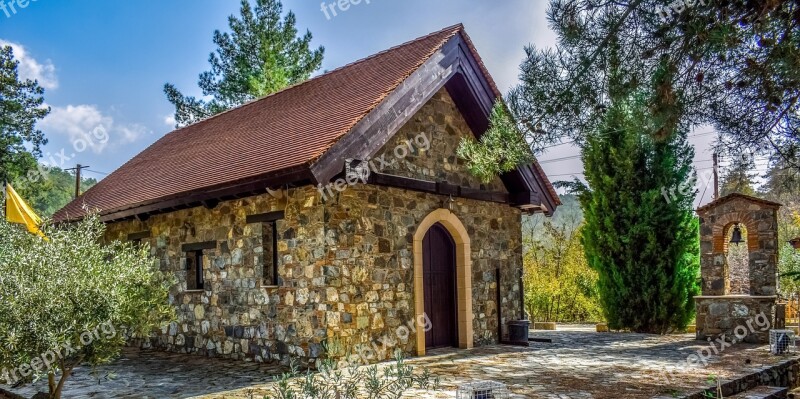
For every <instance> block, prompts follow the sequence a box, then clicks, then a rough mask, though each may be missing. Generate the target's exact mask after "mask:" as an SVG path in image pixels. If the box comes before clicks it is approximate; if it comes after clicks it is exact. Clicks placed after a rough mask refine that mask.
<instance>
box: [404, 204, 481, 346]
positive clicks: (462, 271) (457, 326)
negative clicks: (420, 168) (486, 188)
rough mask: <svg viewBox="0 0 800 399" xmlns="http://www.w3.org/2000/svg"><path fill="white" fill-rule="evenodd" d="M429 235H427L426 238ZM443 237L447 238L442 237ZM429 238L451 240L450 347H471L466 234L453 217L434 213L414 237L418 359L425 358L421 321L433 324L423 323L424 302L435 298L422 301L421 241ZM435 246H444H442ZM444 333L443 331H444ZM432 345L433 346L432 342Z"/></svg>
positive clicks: (455, 217) (419, 227)
mask: <svg viewBox="0 0 800 399" xmlns="http://www.w3.org/2000/svg"><path fill="white" fill-rule="evenodd" d="M432 229H433V230H432ZM431 231H433V232H431ZM429 232H430V233H431V235H430V236H429ZM445 233H446V234H447V236H449V237H442V235H443V234H445ZM433 235H436V237H437V238H433V239H436V240H443V239H444V238H449V239H450V240H452V241H451V242H450V244H449V245H451V248H452V250H453V257H454V259H455V265H454V267H455V276H454V277H455V287H454V292H455V311H456V316H455V318H454V320H453V322H454V330H455V331H454V332H453V335H454V337H453V338H454V339H453V343H454V344H457V346H458V347H459V348H463V349H468V348H472V345H473V342H472V341H473V340H472V331H473V329H472V261H471V249H470V238H469V234H468V233H467V229H466V228H465V227H464V224H463V223H461V220H459V219H458V217H457V216H456V215H455V214H453V213H452V212H451V211H448V210H446V209H437V210H435V211H433V212H431V213H430V214H429V215H428V216H426V217H425V218H424V219H423V220H422V221H421V222H420V224H419V226H418V227H417V230H416V232H415V234H414V314H415V316H416V320H417V329H416V339H417V344H416V348H417V355H418V356H424V355H425V353H426V348H427V347H428V346H427V340H428V339H429V338H428V337H426V336H427V335H428V334H426V333H427V332H426V331H425V330H426V329H425V328H422V326H424V325H428V323H426V322H421V321H426V320H429V321H430V322H433V320H431V319H430V317H428V319H426V303H427V301H432V300H435V298H426V295H425V282H426V279H425V274H426V273H425V241H426V240H425V239H426V236H428V238H429V239H432V238H431V237H433ZM429 243H430V241H429ZM437 245H445V246H446V243H440V244H437ZM426 299H427V301H426ZM429 308H430V307H429ZM451 309H452V308H451ZM435 330H436V326H435V325H431V330H430V331H435ZM444 331H447V330H446V329H444ZM433 344H434V345H436V343H435V342H434V343H433Z"/></svg>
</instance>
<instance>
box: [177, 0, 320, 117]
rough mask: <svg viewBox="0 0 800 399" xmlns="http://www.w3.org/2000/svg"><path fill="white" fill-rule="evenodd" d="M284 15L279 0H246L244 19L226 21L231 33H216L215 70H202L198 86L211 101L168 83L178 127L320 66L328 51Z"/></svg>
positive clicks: (265, 92) (300, 77)
mask: <svg viewBox="0 0 800 399" xmlns="http://www.w3.org/2000/svg"><path fill="white" fill-rule="evenodd" d="M282 14H283V5H282V4H281V2H280V1H279V0H256V6H255V7H254V8H253V7H251V6H250V3H249V0H242V8H241V10H240V18H237V17H236V16H230V17H229V19H228V24H229V25H230V29H231V32H230V33H227V32H226V33H221V32H220V31H215V32H214V44H216V45H217V50H216V53H211V55H210V56H209V62H210V63H211V70H210V71H206V72H203V73H202V74H200V80H199V81H198V86H200V89H202V91H203V95H204V96H210V97H212V99H211V100H210V101H208V102H206V101H203V100H201V99H197V98H195V97H192V96H186V95H183V94H182V93H181V92H180V91H178V89H177V88H176V87H175V86H174V85H172V84H170V83H167V84H165V85H164V93H166V95H167V99H168V100H169V101H170V102H171V103H172V104H173V105H174V106H175V121H176V124H177V125H178V127H180V126H186V125H189V124H192V123H195V122H198V121H200V120H203V119H205V118H208V117H211V116H213V115H216V114H218V113H220V112H223V111H226V110H228V109H231V108H234V107H237V106H239V105H242V104H244V103H246V102H248V101H250V100H253V99H256V98H259V97H263V96H266V95H269V94H272V93H274V92H277V91H280V90H282V89H284V88H286V87H288V86H290V85H293V84H297V83H300V82H302V81H304V80H307V79H308V78H309V77H310V76H311V74H312V73H313V72H315V71H317V70H318V69H319V68H320V66H321V65H322V57H323V55H324V53H325V49H324V48H323V47H319V48H317V49H316V50H311V49H310V45H311V39H312V35H311V32H308V31H306V33H305V35H303V36H302V37H298V35H297V28H296V27H295V25H296V23H297V18H296V17H295V15H294V13H292V12H289V13H288V14H287V15H286V17H284V18H283V19H281V18H282Z"/></svg>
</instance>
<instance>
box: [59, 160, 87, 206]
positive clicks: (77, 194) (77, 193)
mask: <svg viewBox="0 0 800 399" xmlns="http://www.w3.org/2000/svg"><path fill="white" fill-rule="evenodd" d="M86 168H91V166H85V165H81V164H78V165H77V166H76V167H74V168H70V169H65V170H74V171H75V198H78V197H80V196H81V169H86Z"/></svg>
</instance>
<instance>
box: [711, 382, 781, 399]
mask: <svg viewBox="0 0 800 399" xmlns="http://www.w3.org/2000/svg"><path fill="white" fill-rule="evenodd" d="M787 393H789V388H780V387H767V386H763V385H762V386H758V387H755V388H753V389H751V390H748V391H745V392H742V393H739V394H736V395H734V396H728V397H727V398H726V399H784V398H786V394H787Z"/></svg>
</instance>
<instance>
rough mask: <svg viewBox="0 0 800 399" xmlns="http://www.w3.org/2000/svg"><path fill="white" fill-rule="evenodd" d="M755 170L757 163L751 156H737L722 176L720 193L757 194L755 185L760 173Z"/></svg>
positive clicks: (724, 194)
mask: <svg viewBox="0 0 800 399" xmlns="http://www.w3.org/2000/svg"><path fill="white" fill-rule="evenodd" d="M755 170H756V165H755V162H753V159H752V158H751V157H749V156H747V155H743V156H742V157H739V158H735V159H734V161H733V163H732V164H731V165H730V167H728V169H727V170H726V171H725V174H724V175H723V176H722V182H721V183H720V188H719V194H720V195H721V196H723V197H724V196H726V195H728V194H733V193H739V194H745V195H756V190H755V188H754V187H755V184H756V183H755V178H756V177H757V176H758V173H756V171H755Z"/></svg>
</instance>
